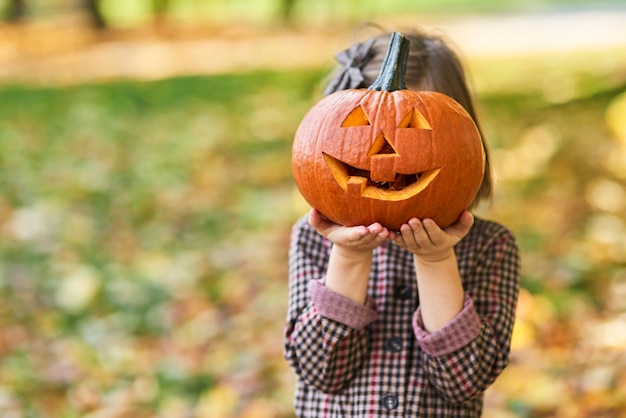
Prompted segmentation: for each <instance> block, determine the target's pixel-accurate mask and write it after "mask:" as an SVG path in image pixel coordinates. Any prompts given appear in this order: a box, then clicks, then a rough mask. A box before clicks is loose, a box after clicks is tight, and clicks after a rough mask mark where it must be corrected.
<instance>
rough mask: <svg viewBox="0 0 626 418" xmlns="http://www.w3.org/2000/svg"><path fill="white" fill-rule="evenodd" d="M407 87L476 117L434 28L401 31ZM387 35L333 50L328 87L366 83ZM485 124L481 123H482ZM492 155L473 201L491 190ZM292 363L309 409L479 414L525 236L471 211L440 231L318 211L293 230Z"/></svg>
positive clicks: (299, 398)
mask: <svg viewBox="0 0 626 418" xmlns="http://www.w3.org/2000/svg"><path fill="white" fill-rule="evenodd" d="M404 36H406V37H407V38H408V39H409V41H410V43H411V51H410V55H409V63H408V65H407V73H406V83H407V86H408V88H410V89H414V90H434V91H439V92H442V93H445V94H447V95H448V96H451V97H452V98H454V99H455V100H456V101H458V102H459V103H460V104H461V105H463V106H464V107H465V109H466V110H467V111H468V112H469V114H470V115H471V116H472V117H473V118H474V120H475V121H476V125H477V126H478V121H477V119H476V114H475V111H474V108H473V106H472V101H471V98H470V94H469V91H468V88H467V86H466V82H465V76H464V72H463V68H462V66H461V64H460V62H459V59H458V58H457V56H456V55H455V53H454V52H453V51H452V50H451V49H450V48H449V47H448V46H446V44H445V43H444V42H443V41H442V40H441V39H440V38H438V37H434V36H428V35H426V34H423V33H420V32H416V33H410V34H407V33H404ZM388 43H389V35H388V34H385V35H382V36H378V37H376V38H372V39H370V40H368V41H366V42H364V43H357V44H355V45H353V46H352V47H351V48H350V49H347V50H345V51H342V52H340V53H339V54H337V56H336V57H337V60H338V61H339V62H340V63H341V64H343V67H342V68H341V69H340V71H339V72H338V73H337V74H336V76H335V77H334V79H333V80H331V82H330V83H329V85H328V87H327V89H326V91H325V94H330V93H332V92H334V91H338V90H342V89H347V88H367V87H368V86H369V85H370V84H371V83H372V82H373V81H374V80H375V78H376V76H377V75H378V72H379V69H380V66H381V63H382V60H383V57H384V56H385V52H386V50H387V45H388ZM479 129H480V127H479ZM491 183H492V179H491V175H490V170H489V162H488V160H487V164H486V171H485V176H484V180H483V183H482V185H481V188H480V190H479V192H478V195H477V197H476V199H475V201H474V204H473V207H474V206H475V205H476V204H477V203H478V202H479V201H480V200H483V199H488V198H490V196H491V185H492V184H491ZM289 259H290V261H289V267H290V269H289V277H290V282H289V287H290V292H289V312H288V318H287V326H286V330H285V332H286V335H285V358H286V359H287V361H288V362H289V364H290V365H291V367H292V368H293V370H294V371H295V373H296V375H297V378H298V382H297V390H296V399H295V408H296V413H297V415H298V416H299V417H316V418H318V417H378V416H394V417H437V418H443V417H479V416H480V415H481V410H482V403H483V400H482V397H483V396H482V395H483V392H484V391H485V389H487V388H488V387H489V385H490V384H491V383H493V381H494V380H495V379H496V377H497V376H498V375H499V374H500V373H501V372H502V370H503V369H504V368H505V367H506V365H507V362H508V357H509V348H510V339H511V331H512V328H513V322H514V314H515V306H516V303H517V295H518V290H519V256H518V248H517V244H516V242H515V239H514V237H513V235H512V234H511V232H509V230H507V229H506V228H504V227H503V226H501V225H499V224H497V223H494V222H490V221H486V220H482V219H478V218H476V219H475V218H474V217H473V215H472V214H471V213H470V212H469V211H465V212H464V213H462V214H461V216H460V217H459V219H458V221H457V222H456V223H454V224H453V225H451V226H450V227H448V228H445V229H443V230H442V229H440V228H439V227H438V226H437V225H436V224H435V223H434V222H433V221H432V220H430V219H423V220H419V219H411V220H408V222H407V223H406V224H404V225H402V227H401V228H400V231H389V230H387V229H386V228H384V227H383V226H381V225H380V224H378V223H374V224H372V225H368V226H356V227H344V226H340V225H337V224H334V223H332V222H330V221H328V220H326V219H325V218H324V217H323V216H322V215H321V214H320V213H319V212H318V211H316V210H315V209H312V210H311V212H310V214H309V216H308V217H307V218H303V219H301V220H300V221H299V222H298V223H297V224H296V225H295V226H294V228H293V234H292V241H291V248H290V254H289Z"/></svg>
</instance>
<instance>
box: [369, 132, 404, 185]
mask: <svg viewBox="0 0 626 418" xmlns="http://www.w3.org/2000/svg"><path fill="white" fill-rule="evenodd" d="M367 155H369V156H370V157H372V160H371V164H372V165H371V168H372V169H371V170H370V171H371V174H370V178H371V179H372V181H375V182H379V183H383V182H392V181H394V179H395V178H396V169H395V164H394V160H395V159H396V158H397V157H399V156H400V155H399V154H398V152H397V151H396V149H395V148H394V147H393V145H391V142H389V140H388V139H387V138H386V137H385V135H384V133H382V132H381V133H380V134H379V135H378V136H377V137H376V139H375V140H374V144H373V145H372V148H370V150H369V152H368V153H367Z"/></svg>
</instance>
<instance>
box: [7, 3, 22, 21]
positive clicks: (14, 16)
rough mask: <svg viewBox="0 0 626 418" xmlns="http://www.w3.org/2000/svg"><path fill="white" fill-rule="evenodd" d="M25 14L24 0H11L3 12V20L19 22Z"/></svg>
mask: <svg viewBox="0 0 626 418" xmlns="http://www.w3.org/2000/svg"><path fill="white" fill-rule="evenodd" d="M24 16H26V0H11V1H10V2H9V7H7V10H6V13H5V16H4V18H5V20H7V21H9V22H19V21H21V20H22V19H24Z"/></svg>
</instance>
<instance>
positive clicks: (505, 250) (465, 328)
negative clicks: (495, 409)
mask: <svg viewBox="0 0 626 418" xmlns="http://www.w3.org/2000/svg"><path fill="white" fill-rule="evenodd" d="M494 225H495V226H494V227H496V226H497V227H498V228H501V229H500V230H498V231H490V232H491V233H492V234H493V233H494V232H496V233H495V235H492V236H491V238H490V239H488V240H486V242H484V243H481V244H482V245H477V242H476V241H477V240H480V238H477V237H469V236H468V238H469V241H470V242H466V243H465V245H466V248H472V251H467V252H465V253H464V255H463V256H462V258H461V259H460V260H459V265H460V270H461V274H462V276H463V281H464V283H463V284H464V287H465V292H466V296H465V305H464V308H463V310H462V311H461V312H460V313H459V314H458V315H457V316H456V317H455V318H454V319H453V320H452V321H451V322H450V323H449V324H448V325H447V326H446V327H444V328H442V329H441V330H438V331H436V332H434V333H432V334H429V333H428V332H426V331H425V330H424V328H423V326H422V324H421V319H420V318H419V312H416V314H415V317H414V331H415V335H416V338H417V342H418V344H420V346H421V347H422V355H423V356H424V362H425V366H426V369H427V371H428V375H429V379H430V381H431V383H432V384H433V386H434V387H435V388H437V390H438V391H439V392H440V394H441V395H442V396H443V397H445V398H446V399H448V400H449V401H451V402H462V401H465V400H468V399H471V398H473V397H475V396H478V395H480V394H481V393H482V392H484V391H485V390H486V389H487V388H488V387H489V385H491V384H492V383H493V382H494V381H495V379H496V378H497V377H498V375H499V374H500V373H501V372H502V371H503V370H504V368H505V367H506V365H507V364H508V358H509V351H510V341H511V334H512V330H513V323H514V319H515V307H516V304H517V296H518V292H519V269H520V267H519V251H518V247H517V244H516V243H515V239H514V238H513V236H512V235H511V234H510V232H508V230H506V229H504V228H503V227H501V226H499V225H497V224H494ZM472 241H474V242H472ZM476 248H479V249H480V250H476ZM458 252H460V253H463V251H458Z"/></svg>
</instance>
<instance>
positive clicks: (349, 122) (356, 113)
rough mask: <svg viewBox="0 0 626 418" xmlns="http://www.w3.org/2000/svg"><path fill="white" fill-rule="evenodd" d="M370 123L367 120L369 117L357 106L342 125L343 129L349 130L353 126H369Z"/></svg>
mask: <svg viewBox="0 0 626 418" xmlns="http://www.w3.org/2000/svg"><path fill="white" fill-rule="evenodd" d="M369 124H370V121H369V120H368V119H367V115H366V114H365V111H363V108H362V107H361V106H357V107H355V108H354V110H352V112H350V113H349V114H348V116H346V119H345V120H344V121H343V123H342V124H341V127H342V128H348V127H351V126H367V125H369Z"/></svg>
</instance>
